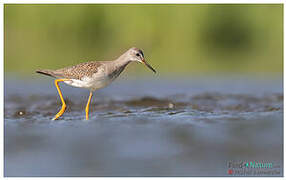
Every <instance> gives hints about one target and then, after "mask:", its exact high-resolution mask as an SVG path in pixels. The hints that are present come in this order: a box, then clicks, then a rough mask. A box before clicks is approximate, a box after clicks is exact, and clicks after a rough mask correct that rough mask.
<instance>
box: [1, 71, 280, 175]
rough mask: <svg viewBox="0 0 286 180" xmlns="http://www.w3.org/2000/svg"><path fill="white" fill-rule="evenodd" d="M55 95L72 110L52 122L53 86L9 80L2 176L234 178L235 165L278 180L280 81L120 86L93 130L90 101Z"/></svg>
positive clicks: (103, 100)
mask: <svg viewBox="0 0 286 180" xmlns="http://www.w3.org/2000/svg"><path fill="white" fill-rule="evenodd" d="M61 88H62V90H63V94H64V97H65V99H66V102H67V106H68V108H67V111H66V112H65V114H64V115H63V116H62V117H61V118H60V119H59V120H57V121H51V119H52V118H53V116H54V115H55V114H56V113H57V111H58V110H59V109H60V100H59V98H58V95H57V92H56V88H55V87H54V86H53V81H52V79H49V78H39V80H37V81H20V80H17V79H15V78H6V79H5V109H4V111H5V112H4V116H5V176H230V174H228V170H229V169H232V170H234V171H233V172H234V173H236V174H232V175H238V174H237V173H238V172H239V169H237V168H230V167H229V162H241V161H257V162H258V161H259V162H260V161H263V162H271V163H273V166H274V167H273V168H272V169H270V170H271V171H268V169H262V170H263V171H261V172H260V173H261V174H260V175H264V176H282V175H283V172H282V169H283V164H282V162H283V161H282V158H283V154H282V153H283V149H282V147H283V144H282V135H283V129H282V128H283V90H282V81H281V80H280V79H273V80H261V79H257V78H252V79H250V78H246V77H241V76H240V77H228V78H225V77H219V78H209V77H208V78H189V79H174V78H173V79H171V78H170V79H165V80H162V79H159V78H157V79H156V78H155V79H151V78H150V79H149V78H148V79H137V80H135V79H133V80H119V81H115V82H114V83H113V84H111V85H110V86H109V87H106V88H105V89H102V90H99V91H97V92H96V93H95V96H94V97H95V99H93V101H92V103H91V106H90V107H91V112H90V120H89V121H86V120H85V112H84V108H85V104H86V101H87V98H88V91H87V90H81V89H78V88H73V87H69V86H67V85H62V86H61ZM250 170H251V173H252V174H248V175H255V174H254V173H257V172H258V171H255V170H254V169H250ZM263 173H264V174H263ZM267 173H268V174H267Z"/></svg>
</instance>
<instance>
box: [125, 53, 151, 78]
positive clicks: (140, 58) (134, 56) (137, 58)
mask: <svg viewBox="0 0 286 180" xmlns="http://www.w3.org/2000/svg"><path fill="white" fill-rule="evenodd" d="M127 55H128V59H129V60H130V61H134V62H140V63H142V64H145V65H146V66H147V67H148V68H149V69H151V70H152V71H153V72H154V73H156V70H155V69H154V68H153V67H152V66H151V65H150V64H148V63H147V62H146V60H145V58H144V54H143V51H142V50H141V49H138V48H135V47H133V48H130V49H129V50H128V51H127Z"/></svg>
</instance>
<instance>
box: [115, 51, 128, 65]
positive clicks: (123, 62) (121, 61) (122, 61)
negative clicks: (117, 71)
mask: <svg viewBox="0 0 286 180" xmlns="http://www.w3.org/2000/svg"><path fill="white" fill-rule="evenodd" d="M130 62H131V61H130V60H129V58H127V55H126V54H122V55H121V56H120V57H119V58H118V59H116V60H115V64H116V66H119V67H125V66H127V65H128V64H129V63H130Z"/></svg>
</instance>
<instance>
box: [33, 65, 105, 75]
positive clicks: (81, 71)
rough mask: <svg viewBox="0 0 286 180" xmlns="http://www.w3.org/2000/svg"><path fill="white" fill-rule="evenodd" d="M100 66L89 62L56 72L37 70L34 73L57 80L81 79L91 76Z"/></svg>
mask: <svg viewBox="0 0 286 180" xmlns="http://www.w3.org/2000/svg"><path fill="white" fill-rule="evenodd" d="M102 64H103V63H102V62H98V61H90V62H84V63H80V64H77V65H74V66H70V67H65V68H61V69H57V70H37V71H36V72H38V73H41V74H45V75H49V76H53V77H57V78H68V79H82V78H83V77H84V76H88V77H90V76H92V75H93V74H94V73H96V72H97V71H98V67H99V66H101V65H102Z"/></svg>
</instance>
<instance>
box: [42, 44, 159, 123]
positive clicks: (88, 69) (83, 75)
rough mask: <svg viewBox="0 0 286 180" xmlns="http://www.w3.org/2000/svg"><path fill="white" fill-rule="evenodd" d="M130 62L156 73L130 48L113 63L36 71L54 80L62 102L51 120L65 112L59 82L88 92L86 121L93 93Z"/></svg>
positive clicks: (111, 79) (104, 62)
mask: <svg viewBox="0 0 286 180" xmlns="http://www.w3.org/2000/svg"><path fill="white" fill-rule="evenodd" d="M130 62H140V63H142V64H145V65H146V66H147V67H148V68H149V69H151V70H152V71H153V72H154V73H156V71H155V69H154V68H153V67H152V66H151V65H149V64H148V63H147V62H146V61H145V59H144V54H143V51H142V50H140V49H138V48H135V47H133V48H130V49H129V50H128V51H126V52H125V53H124V54H122V55H121V56H120V57H118V58H117V59H115V60H113V61H90V62H84V63H80V64H77V65H75V66H70V67H65V68H61V69H57V70H48V69H45V70H36V72H37V73H40V74H44V75H47V76H52V77H54V78H56V80H55V86H56V88H57V90H58V93H59V96H60V99H61V101H62V107H61V110H60V111H59V112H58V113H57V114H56V115H55V117H54V118H53V120H56V119H58V118H59V117H60V116H62V115H63V113H64V112H65V110H66V103H65V101H64V98H63V95H62V92H61V90H60V88H59V85H58V83H59V82H64V83H66V84H68V85H70V86H74V87H80V88H86V89H88V90H89V91H90V93H89V98H88V101H87V104H86V107H85V116H86V120H88V119H89V116H88V114H89V104H90V101H91V98H92V95H93V92H94V91H95V90H97V89H100V88H103V87H105V86H107V85H108V84H110V83H111V82H112V81H113V80H115V79H116V78H117V77H118V76H119V75H120V73H121V72H122V71H123V70H124V69H125V67H126V66H127V65H128V64H129V63H130Z"/></svg>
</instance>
